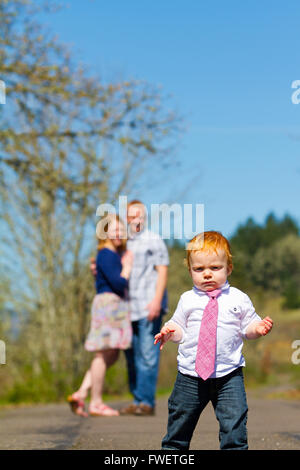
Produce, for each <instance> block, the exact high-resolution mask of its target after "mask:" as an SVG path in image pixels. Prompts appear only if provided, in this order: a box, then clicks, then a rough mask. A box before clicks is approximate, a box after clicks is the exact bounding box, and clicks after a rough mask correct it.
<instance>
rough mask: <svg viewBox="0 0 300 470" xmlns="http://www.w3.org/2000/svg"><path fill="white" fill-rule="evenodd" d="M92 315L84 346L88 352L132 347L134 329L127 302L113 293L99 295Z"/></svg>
mask: <svg viewBox="0 0 300 470" xmlns="http://www.w3.org/2000/svg"><path fill="white" fill-rule="evenodd" d="M91 314H92V318H91V326H90V331H89V333H88V336H87V339H86V341H85V345H84V347H85V349H86V350H87V351H101V350H105V349H127V348H129V347H130V346H131V340H132V327H131V321H130V314H129V302H128V301H127V300H124V299H121V298H120V297H119V296H118V295H116V294H114V293H112V292H105V293H103V294H97V295H95V297H94V300H93V303H92V309H91Z"/></svg>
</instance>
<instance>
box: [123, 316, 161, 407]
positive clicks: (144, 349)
mask: <svg viewBox="0 0 300 470" xmlns="http://www.w3.org/2000/svg"><path fill="white" fill-rule="evenodd" d="M162 314H163V311H162V312H161V314H160V316H159V317H158V318H156V319H155V320H153V321H151V322H150V321H148V320H147V318H142V319H141V320H138V321H134V322H132V329H133V339H132V347H131V348H130V349H127V350H126V351H125V355H126V360H127V367H128V377H129V388H130V391H131V393H132V394H133V397H134V403H135V404H137V405H139V404H140V403H143V404H145V405H149V406H151V407H154V406H155V392H156V383H157V377H158V368H159V357H160V351H159V345H155V344H154V336H155V335H156V334H157V333H159V331H160V328H161V322H162Z"/></svg>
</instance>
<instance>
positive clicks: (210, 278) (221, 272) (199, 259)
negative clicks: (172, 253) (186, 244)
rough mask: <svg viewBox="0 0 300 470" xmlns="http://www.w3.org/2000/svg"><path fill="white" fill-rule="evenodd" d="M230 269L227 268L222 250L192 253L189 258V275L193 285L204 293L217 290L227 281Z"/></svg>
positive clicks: (225, 257)
mask: <svg viewBox="0 0 300 470" xmlns="http://www.w3.org/2000/svg"><path fill="white" fill-rule="evenodd" d="M231 271H232V269H230V268H228V266H227V256H226V253H225V251H224V250H219V251H218V252H217V253H215V252H214V251H212V252H210V251H194V252H192V253H191V257H190V274H191V276H192V279H193V282H194V285H195V286H196V287H197V288H198V289H200V290H203V291H205V292H207V291H211V290H214V289H218V288H219V287H221V286H222V285H223V284H225V282H226V281H227V276H229V274H231Z"/></svg>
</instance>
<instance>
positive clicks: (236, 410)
mask: <svg viewBox="0 0 300 470" xmlns="http://www.w3.org/2000/svg"><path fill="white" fill-rule="evenodd" d="M209 401H211V402H212V405H213V407H214V411H215V415H216V417H217V420H218V421H219V426H220V432H219V441H220V448H221V449H227V450H230V449H232V450H247V449H248V443H247V428H246V423H247V414H248V406H247V399H246V392H245V387H244V378H243V372H242V368H241V367H240V368H238V369H236V370H234V371H233V372H231V373H230V374H228V375H225V376H224V377H220V378H213V379H207V380H206V381H204V380H202V379H201V378H200V377H199V378H198V377H192V376H188V375H183V374H181V373H180V372H178V375H177V378H176V382H175V385H174V389H173V392H172V394H171V396H170V398H169V419H168V431H167V434H166V436H165V437H164V438H163V440H162V449H173V450H188V449H189V446H190V442H191V439H192V435H193V432H194V429H195V427H196V425H197V423H198V420H199V417H200V414H201V412H202V411H203V410H204V408H205V406H206V405H207V404H208V402H209Z"/></svg>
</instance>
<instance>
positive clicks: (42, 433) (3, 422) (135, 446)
mask: <svg viewBox="0 0 300 470" xmlns="http://www.w3.org/2000/svg"><path fill="white" fill-rule="evenodd" d="M124 404H125V403H114V406H115V407H121V406H123V405H124ZM248 405H249V417H248V435H249V448H250V449H253V450H260V449H261V450H275V449H279V450H299V449H300V402H298V401H284V400H266V399H258V398H255V397H251V396H249V394H248ZM166 421H167V398H163V399H159V400H158V404H157V413H156V416H151V417H135V416H132V417H124V416H123V417H113V418H94V417H89V418H87V419H85V418H80V417H77V416H75V415H73V414H72V413H71V412H70V411H69V407H68V405H67V404H49V405H37V406H28V407H17V408H14V409H2V410H0V449H1V450H6V449H37V450H39V449H66V450H68V449H70V450H76V449H95V450H96V449H98V450H159V449H160V443H161V438H162V437H163V435H164V433H165V431H166ZM218 448H219V443H218V423H217V422H216V419H215V416H214V412H213V409H212V407H211V405H208V406H207V408H206V409H205V410H204V412H203V414H202V415H201V417H200V420H199V423H198V426H197V428H196V430H195V433H194V437H193V440H192V443H191V450H217V449H218Z"/></svg>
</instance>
